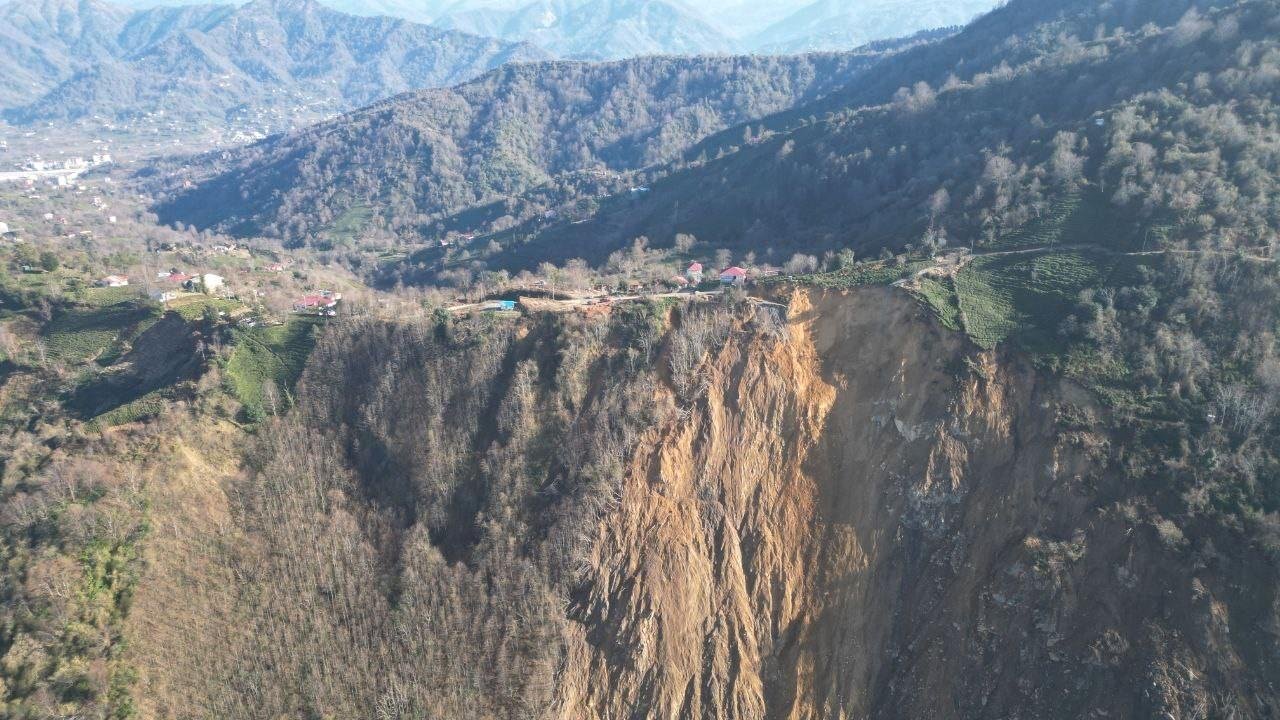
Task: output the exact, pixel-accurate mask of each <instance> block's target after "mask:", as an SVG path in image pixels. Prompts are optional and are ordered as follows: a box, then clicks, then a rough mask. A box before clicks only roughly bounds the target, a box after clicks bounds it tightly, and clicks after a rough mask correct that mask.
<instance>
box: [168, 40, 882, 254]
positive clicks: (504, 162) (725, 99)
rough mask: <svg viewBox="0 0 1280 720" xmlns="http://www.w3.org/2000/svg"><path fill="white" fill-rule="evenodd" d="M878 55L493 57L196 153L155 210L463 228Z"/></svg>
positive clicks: (809, 88) (286, 231) (318, 223)
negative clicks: (283, 129) (473, 69)
mask: <svg viewBox="0 0 1280 720" xmlns="http://www.w3.org/2000/svg"><path fill="white" fill-rule="evenodd" d="M880 57H881V56H880V55H879V54H876V53H867V54H861V53H848V54H840V55H836V54H831V55H812V56H807V57H789V58H759V57H747V58H732V57H729V58H691V59H679V58H642V59H637V60H631V61H623V62H617V63H609V64H601V65H589V64H582V63H569V62H558V63H552V64H542V65H527V66H517V67H508V68H503V69H501V70H499V71H497V72H495V73H492V74H490V75H487V76H485V77H483V78H480V79H478V80H476V81H474V82H471V83H467V84H464V85H461V86H459V87H456V88H453V89H450V90H432V91H425V92H421V93H417V94H415V95H410V96H405V97H402V98H396V99H394V100H391V101H388V102H385V103H380V104H378V105H375V106H373V107H370V108H367V109H365V110H362V111H359V112H357V113H353V114H351V115H348V116H345V117H342V118H339V119H337V120H335V121H333V122H329V123H325V124H322V125H319V126H317V127H314V128H311V129H308V130H306V131H303V132H299V133H294V134H290V135H286V136H282V137H279V138H273V139H269V140H267V141H264V142H262V143H259V144H257V145H254V146H252V147H249V148H245V149H244V150H241V151H237V152H235V153H232V154H230V155H229V156H223V155H217V156H211V157H207V158H202V159H201V162H200V163H199V164H197V165H196V166H195V167H194V168H192V170H193V171H194V173H196V175H195V179H196V180H202V182H200V184H199V185H197V187H195V188H193V189H191V190H182V189H180V188H178V189H176V191H175V192H173V193H172V194H170V195H169V196H167V197H166V198H165V199H164V200H163V202H162V203H161V205H160V207H159V212H160V214H161V216H162V217H164V218H165V219H166V220H168V221H172V220H181V221H183V222H186V223H189V224H194V225H197V226H200V227H209V226H217V227H223V228H227V229H231V230H234V231H236V232H242V233H255V232H266V233H269V234H271V235H274V236H278V237H281V238H283V239H285V240H287V241H297V240H299V239H302V238H305V237H307V236H311V237H315V236H316V234H317V233H320V232H322V231H324V230H325V229H326V228H327V227H329V226H331V224H332V223H333V221H334V220H335V219H336V218H338V217H340V216H341V215H342V213H344V212H345V211H347V210H348V209H351V208H353V207H360V206H364V207H369V208H371V209H372V210H373V213H374V215H376V216H377V217H379V218H380V219H381V223H382V225H383V227H386V228H389V229H392V230H394V231H396V232H406V233H413V234H418V233H425V232H426V231H427V230H428V229H429V228H427V227H425V226H426V225H427V224H429V223H433V222H437V221H444V220H446V219H447V218H448V216H450V215H452V214H454V213H458V212H460V211H464V210H467V209H476V211H477V214H476V215H475V216H473V217H471V218H470V219H467V218H463V219H461V220H452V221H449V223H447V224H445V225H441V226H440V227H441V228H446V229H447V228H448V227H453V226H459V227H461V228H466V227H468V226H467V225H461V224H460V223H464V222H472V223H474V222H476V221H483V222H494V221H496V220H498V219H500V217H501V216H504V215H510V214H511V213H512V212H515V213H517V214H519V215H521V216H522V217H529V216H530V215H531V213H533V212H534V210H535V209H536V208H537V207H546V205H545V203H546V202H552V203H557V204H558V203H559V202H561V198H564V197H566V196H567V197H571V198H578V197H583V196H585V197H594V196H595V195H596V194H597V193H598V192H602V191H603V192H616V191H617V189H618V187H619V185H620V183H622V182H625V178H621V177H618V176H617V174H618V173H620V172H624V171H628V170H632V169H636V168H640V167H644V166H647V165H652V164H655V163H661V162H664V161H668V160H670V159H672V158H674V157H677V156H678V154H679V153H680V152H682V151H683V150H684V149H685V148H687V147H689V146H690V145H692V144H694V143H696V142H698V141H699V140H701V139H702V138H704V137H706V136H707V135H709V134H712V133H715V132H717V131H719V130H721V129H723V128H725V127H728V126H731V125H734V124H737V123H740V122H744V121H746V120H750V119H752V118H756V117H760V116H761V115H764V114H768V113H770V112H774V111H777V110H781V109H783V108H787V107H791V106H792V105H794V104H795V103H797V102H801V101H804V100H806V99H811V98H814V97H817V96H820V95H821V94H823V93H825V92H830V91H832V90H834V89H836V88H838V87H840V85H841V84H843V83H844V82H847V81H848V80H849V79H850V78H852V77H855V76H856V75H857V74H858V73H859V72H861V71H862V70H864V69H865V68H867V67H869V66H871V65H872V64H874V63H875V62H876V61H877V60H878V59H879V58H880ZM226 158H229V159H226ZM187 177H189V175H178V176H175V177H172V178H165V179H166V180H167V181H168V182H169V183H170V184H173V183H174V182H176V181H181V180H185V179H186V178H187ZM535 188H537V191H538V192H539V193H543V194H545V195H547V196H548V197H547V199H546V200H541V201H538V202H534V203H530V207H525V208H523V209H522V208H506V207H503V206H502V205H501V202H502V201H504V200H505V199H506V198H508V197H510V196H513V195H517V194H520V193H524V192H526V191H530V190H533V189H535ZM486 205H489V206H490V207H488V208H485V207H484V206H486ZM537 214H538V215H539V216H540V215H541V212H540V211H538V212H537ZM503 222H504V223H505V224H507V225H510V224H511V223H513V222H515V220H514V218H510V217H509V218H507V219H506V220H505V221H503Z"/></svg>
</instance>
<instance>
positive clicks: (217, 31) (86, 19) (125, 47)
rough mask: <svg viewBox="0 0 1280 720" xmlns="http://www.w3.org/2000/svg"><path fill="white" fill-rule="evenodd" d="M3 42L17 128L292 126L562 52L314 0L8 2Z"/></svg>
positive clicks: (5, 86) (5, 97)
mask: <svg viewBox="0 0 1280 720" xmlns="http://www.w3.org/2000/svg"><path fill="white" fill-rule="evenodd" d="M0 40H2V41H0V78H2V79H0V107H4V108H6V109H5V112H4V117H5V119H6V120H7V121H8V122H11V123H15V124H25V123H32V122H42V121H52V120H75V119H78V118H82V117H87V116H98V117H101V118H105V119H108V120H113V119H128V118H132V117H136V116H138V115H141V114H147V113H165V114H166V115H167V116H181V117H188V118H189V117H193V116H194V117H201V118H207V119H211V120H223V119H228V118H235V117H243V118H249V119H254V120H256V121H259V122H260V124H261V123H263V122H265V124H266V125H268V126H277V127H287V126H289V125H290V124H291V123H292V122H297V121H309V120H314V119H318V118H321V117H324V116H327V115H332V114H334V113H336V112H340V111H344V110H349V109H352V108H355V107H358V106H361V105H365V104H368V103H370V102H373V101H375V100H378V99H380V98H383V97H387V96H389V95H393V94H396V93H400V92H404V91H407V90H413V89H418V88H424V87H434V86H444V85H452V84H456V83H459V82H463V81H465V80H468V79H471V78H473V77H476V76H477V75H480V74H481V73H484V72H485V71H488V70H491V69H493V68H495V67H498V66H499V65H502V64H504V63H507V62H511V61H528V60H540V59H545V58H547V57H549V55H548V54H547V53H546V52H544V51H542V50H539V49H537V48H535V47H533V46H532V45H528V44H524V43H513V42H506V41H502V40H494V39H489V38H482V37H477V36H473V35H469V34H466V33H462V32H457V31H453V30H442V29H439V28H435V27H430V26H427V25H422V24H418V23H413V22H409V21H407V20H402V19H396V18H389V17H357V16H353V15H348V14H345V13H341V12H338V11H335V10H332V9H329V8H327V7H324V6H321V5H319V4H317V3H315V2H312V1H311V0H255V2H251V3H249V4H247V5H243V6H240V7H234V6H210V5H200V6H188V7H176V8H175V7H164V8H154V9H150V10H140V11H129V10H125V9H122V8H120V7H117V6H113V5H108V4H105V3H102V2H98V0H42V1H41V2H39V3H29V2H27V1H26V0H22V1H21V2H13V3H10V4H8V5H5V6H3V7H0Z"/></svg>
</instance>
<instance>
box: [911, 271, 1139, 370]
mask: <svg viewBox="0 0 1280 720" xmlns="http://www.w3.org/2000/svg"><path fill="white" fill-rule="evenodd" d="M1144 262H1147V261H1146V260H1144V259H1140V258H1134V257H1131V256H1125V255H1117V254H1114V253H1108V252H1104V251H1102V250H1048V251H1045V252H1043V253H1026V254H1005V255H990V256H978V257H975V258H974V259H973V260H971V261H970V262H969V263H968V264H967V265H965V266H964V267H963V268H962V269H961V270H960V271H959V272H957V273H956V275H955V277H954V278H931V277H922V278H920V279H919V280H918V282H917V288H916V294H917V296H919V297H920V299H921V300H922V301H923V302H924V303H925V304H926V305H928V306H929V307H930V308H931V309H932V310H933V311H934V312H935V313H937V315H938V318H939V321H940V322H942V324H943V325H945V326H947V327H949V328H952V329H959V330H963V331H964V332H965V333H967V334H968V335H969V337H970V338H971V339H972V340H973V342H974V343H975V344H976V345H978V346H979V347H982V348H987V349H990V348H994V347H996V346H997V345H1000V344H1001V343H1006V342H1014V343H1016V344H1018V345H1019V346H1020V347H1022V348H1023V349H1025V350H1028V351H1031V352H1033V353H1037V354H1053V353H1059V352H1061V351H1063V350H1064V347H1063V342H1062V338H1061V336H1060V334H1059V328H1060V327H1061V326H1062V321H1063V320H1064V319H1065V318H1066V317H1067V316H1068V315H1070V314H1071V312H1072V310H1073V309H1074V308H1075V306H1076V304H1077V302H1078V301H1079V298H1080V293H1081V291H1083V290H1086V289H1088V288H1095V287H1104V286H1116V285H1124V284H1131V283H1132V282H1133V281H1134V279H1135V278H1136V277H1137V274H1138V272H1139V271H1138V267H1139V266H1140V265H1142V264H1143V263H1144Z"/></svg>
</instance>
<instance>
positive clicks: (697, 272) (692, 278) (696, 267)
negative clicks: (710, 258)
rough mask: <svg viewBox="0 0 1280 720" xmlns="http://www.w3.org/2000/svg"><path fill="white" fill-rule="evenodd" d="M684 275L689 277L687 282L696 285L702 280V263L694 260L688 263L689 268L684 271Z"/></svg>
mask: <svg viewBox="0 0 1280 720" xmlns="http://www.w3.org/2000/svg"><path fill="white" fill-rule="evenodd" d="M684 274H685V277H687V278H689V282H690V283H692V284H694V285H697V284H699V283H701V282H702V263H700V262H695V263H693V264H691V265H689V269H688V270H685V271H684Z"/></svg>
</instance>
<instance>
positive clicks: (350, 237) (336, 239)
mask: <svg viewBox="0 0 1280 720" xmlns="http://www.w3.org/2000/svg"><path fill="white" fill-rule="evenodd" d="M372 219H373V209H372V208H370V207H369V206H368V205H356V206H355V207H352V208H351V209H349V210H347V211H346V212H344V213H342V214H341V215H339V216H338V218H337V219H336V220H334V221H333V225H332V226H331V227H330V228H329V230H328V231H327V232H326V233H325V236H326V237H327V238H328V240H329V242H331V243H333V245H334V247H344V246H351V245H354V244H355V241H356V238H358V237H360V233H362V232H364V229H365V226H367V225H368V224H369V221H370V220H372Z"/></svg>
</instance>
